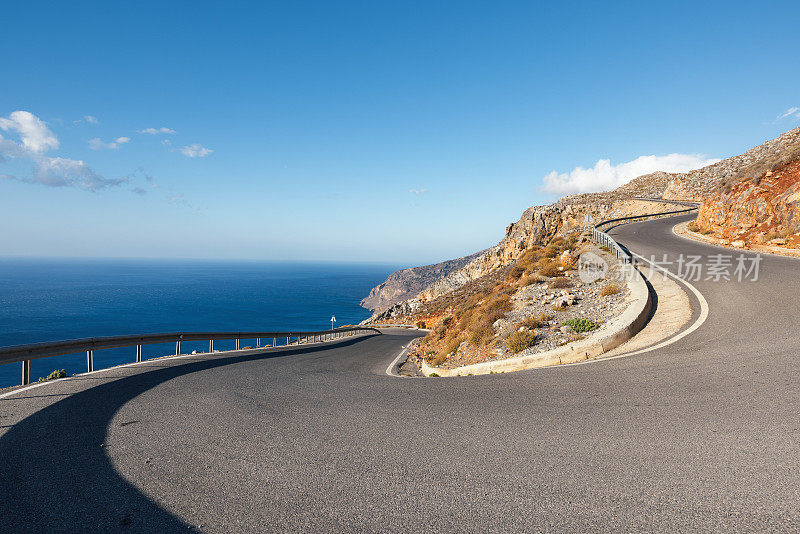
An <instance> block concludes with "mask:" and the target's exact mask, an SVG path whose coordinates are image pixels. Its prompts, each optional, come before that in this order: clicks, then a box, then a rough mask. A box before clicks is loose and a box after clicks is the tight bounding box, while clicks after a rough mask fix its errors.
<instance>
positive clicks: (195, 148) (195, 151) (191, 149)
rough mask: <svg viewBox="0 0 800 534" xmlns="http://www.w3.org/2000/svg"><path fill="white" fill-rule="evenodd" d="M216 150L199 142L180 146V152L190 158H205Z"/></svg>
mask: <svg viewBox="0 0 800 534" xmlns="http://www.w3.org/2000/svg"><path fill="white" fill-rule="evenodd" d="M212 152H214V151H213V150H211V149H210V148H206V147H204V146H202V145H198V144H196V143H195V144H191V145H187V146H182V147H181V148H180V153H181V154H183V155H184V156H186V157H189V158H204V157H206V156H208V155H209V154H211V153H212Z"/></svg>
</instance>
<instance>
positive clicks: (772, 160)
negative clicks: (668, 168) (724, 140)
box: [664, 128, 800, 202]
mask: <svg viewBox="0 0 800 534" xmlns="http://www.w3.org/2000/svg"><path fill="white" fill-rule="evenodd" d="M798 148H800V128H795V129H793V130H789V131H788V132H786V133H784V134H782V135H780V136H779V137H776V138H775V139H770V140H769V141H767V142H765V143H763V144H761V145H758V146H757V147H754V148H751V149H750V150H748V151H747V152H745V153H744V154H740V155H738V156H733V157H730V158H728V159H724V160H722V161H720V162H718V163H715V164H713V165H709V166H707V167H703V168H702V169H697V170H695V171H689V172H685V173H675V174H671V175H670V177H671V179H670V181H669V185H668V186H667V188H666V190H665V191H664V198H666V199H670V200H695V201H697V202H704V201H706V200H710V199H712V198H713V197H714V196H716V195H718V194H719V193H720V192H721V191H723V190H727V191H729V190H730V188H731V187H732V186H734V185H735V184H736V183H738V182H740V181H742V180H750V179H753V178H754V177H758V176H762V175H763V174H764V173H766V172H767V171H771V170H773V168H775V167H777V166H778V165H780V164H782V163H787V162H789V161H791V160H793V159H795V158H796V157H797V156H800V153H798ZM665 174H666V173H665Z"/></svg>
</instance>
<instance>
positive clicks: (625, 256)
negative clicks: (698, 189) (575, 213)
mask: <svg viewBox="0 0 800 534" xmlns="http://www.w3.org/2000/svg"><path fill="white" fill-rule="evenodd" d="M634 200H646V201H649V202H660V203H662V204H674V205H676V206H687V208H686V209H682V210H674V211H663V212H660V213H650V214H646V215H633V216H630V217H617V218H615V219H608V220H605V221H600V222H599V223H597V224H595V225H594V228H592V241H594V242H595V243H597V244H599V245H602V246H605V247H608V248H609V249H611V251H612V252H613V253H614V255H615V256H616V257H617V258H619V259H621V260H622V261H623V262H624V263H631V261H632V257H631V254H630V252H628V251H627V250H625V249H624V248H622V247H621V246H620V245H619V243H617V242H616V241H615V240H614V238H612V237H611V236H610V235H608V234H607V233H606V232H608V231H609V230H611V229H612V228H616V227H617V226H620V225H622V224H628V223H634V222H641V221H649V220H652V219H661V218H663V217H674V216H676V215H681V214H684V213H689V212H691V211H694V210H696V209H697V208H698V206H699V204H698V203H697V202H687V201H682V200H664V199H660V198H646V197H634ZM601 227H602V229H601Z"/></svg>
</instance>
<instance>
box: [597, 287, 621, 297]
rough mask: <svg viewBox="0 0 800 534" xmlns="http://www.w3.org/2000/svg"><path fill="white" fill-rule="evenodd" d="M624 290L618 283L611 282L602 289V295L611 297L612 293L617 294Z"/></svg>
mask: <svg viewBox="0 0 800 534" xmlns="http://www.w3.org/2000/svg"><path fill="white" fill-rule="evenodd" d="M621 291H622V288H621V287H619V286H618V285H617V284H609V285H607V286H606V287H604V288H603V289H601V290H600V296H601V297H609V296H611V295H616V294H618V293H620V292H621Z"/></svg>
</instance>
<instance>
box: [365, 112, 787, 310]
mask: <svg viewBox="0 0 800 534" xmlns="http://www.w3.org/2000/svg"><path fill="white" fill-rule="evenodd" d="M798 171H800V128H796V129H794V130H791V131H789V132H786V133H785V134H783V135H781V136H780V137H778V138H776V139H772V140H770V141H767V142H765V143H764V144H762V145H759V146H757V147H755V148H753V149H751V150H748V151H747V152H745V153H744V154H741V155H738V156H734V157H731V158H728V159H725V160H723V161H720V162H718V163H715V164H714V165H709V166H707V167H703V168H702V169H698V170H695V171H690V172H686V173H666V172H655V173H651V174H647V175H644V176H639V177H637V178H635V179H633V180H631V181H630V182H629V183H627V184H625V185H623V186H621V187H619V188H617V189H615V190H613V191H606V192H601V193H585V194H580V195H572V196H568V197H564V198H562V199H561V200H559V201H558V202H555V203H553V204H549V205H546V206H533V207H530V208H528V209H527V210H525V212H524V213H523V214H522V217H520V219H519V220H518V221H517V222H515V223H512V224H510V225H509V226H508V227H507V228H506V234H505V237H504V238H503V239H502V240H501V241H500V242H499V243H498V244H497V245H495V246H494V247H492V248H490V249H487V250H486V251H484V252H482V253H478V254H476V255H473V256H469V257H467V258H461V259H460V260H453V261H454V262H460V261H463V260H468V261H465V262H464V263H463V265H462V266H460V267H456V265H457V264H455V263H453V264H450V265H449V267H448V268H443V269H440V270H439V271H434V270H430V271H428V274H429V276H425V277H424V279H423V278H422V277H420V278H414V280H415V282H414V283H408V284H407V285H405V286H402V285H401V284H400V283H397V284H395V283H390V280H387V282H385V283H384V284H382V286H386V288H387V289H380V288H382V286H378V288H375V289H373V293H376V296H375V301H376V302H377V301H379V300H380V299H383V303H384V304H383V305H381V306H380V308H379V307H378V306H375V307H374V308H372V309H375V310H378V313H376V314H375V315H373V317H372V318H371V320H377V321H389V320H401V319H403V318H410V317H413V316H414V315H415V314H416V313H417V312H419V311H420V310H421V309H422V308H423V306H425V307H426V308H430V307H431V306H430V305H429V303H432V302H433V301H435V300H436V299H440V298H443V297H445V296H446V295H449V294H451V293H453V292H454V291H456V290H457V289H459V288H462V287H464V286H465V285H466V284H470V283H472V282H475V281H479V280H480V279H482V278H483V277H485V276H487V275H490V274H491V273H494V272H496V271H497V270H498V269H501V268H504V267H507V266H509V265H511V264H512V263H514V262H515V261H516V260H517V258H519V257H520V256H521V255H522V253H524V252H525V251H526V250H528V249H529V248H531V247H533V246H536V245H544V244H547V243H549V242H550V241H551V240H552V239H554V238H555V237H558V236H566V235H570V234H573V233H576V232H582V231H583V230H584V229H585V223H584V219H585V217H586V215H587V214H591V215H592V217H593V218H594V220H596V221H597V220H601V219H605V218H611V217H618V216H625V215H634V214H639V213H644V212H652V211H653V210H654V209H655V210H659V207H658V206H654V205H653V204H652V203H646V204H644V205H643V203H642V202H639V201H635V200H634V197H648V198H664V199H671V200H696V201H698V202H701V203H702V206H701V210H700V216H699V219H698V220H699V222H700V223H704V224H706V225H707V226H708V228H707V229H705V231H706V232H709V233H717V234H719V235H724V236H732V237H734V238H735V237H737V236H743V237H742V238H747V239H761V240H765V239H767V238H769V239H775V238H776V236H777V239H778V240H779V241H778V243H782V242H785V243H786V244H789V245H791V244H793V243H795V242H797V243H800V236H798V235H797V234H796V233H795V232H797V230H798V228H799V227H800V220H799V217H800V209H799V208H798V204H799V203H800V185H798ZM670 209H674V208H673V207H672V206H669V205H663V211H669V210H670ZM748 232H749V233H748ZM470 258H471V259H470ZM445 263H446V264H447V263H449V262H445ZM439 265H442V264H439ZM429 267H435V266H429ZM421 269H426V268H421ZM409 271H413V269H410V270H409ZM401 272H402V271H401ZM395 274H398V273H395ZM392 276H394V275H392ZM390 278H391V277H390ZM401 278H402V277H401ZM403 288H405V290H403ZM384 293H385V296H383V294H384ZM372 296H373V294H372V293H371V294H370V297H372ZM370 297H367V299H365V302H367V301H368V299H370ZM371 302H372V301H370V303H371ZM370 303H368V304H370ZM368 307H370V306H368Z"/></svg>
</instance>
